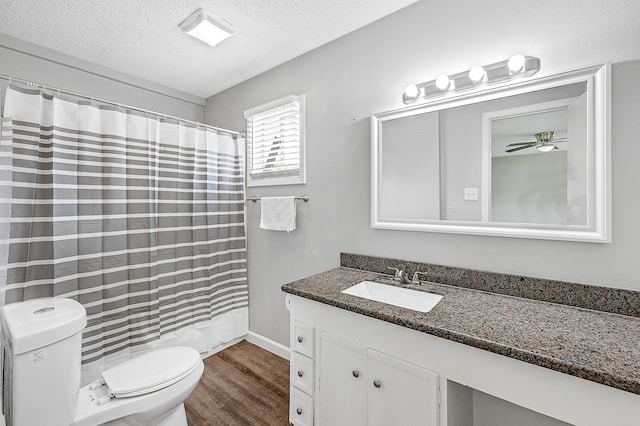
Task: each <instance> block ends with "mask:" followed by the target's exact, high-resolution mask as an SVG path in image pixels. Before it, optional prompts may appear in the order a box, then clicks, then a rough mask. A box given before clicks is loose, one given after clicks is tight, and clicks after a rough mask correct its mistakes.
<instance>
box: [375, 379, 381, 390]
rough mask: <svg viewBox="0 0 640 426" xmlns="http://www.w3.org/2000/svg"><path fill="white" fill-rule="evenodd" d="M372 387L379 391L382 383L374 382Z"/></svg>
mask: <svg viewBox="0 0 640 426" xmlns="http://www.w3.org/2000/svg"><path fill="white" fill-rule="evenodd" d="M373 386H375V387H376V388H377V389H380V387H381V386H382V383H380V380H374V381H373Z"/></svg>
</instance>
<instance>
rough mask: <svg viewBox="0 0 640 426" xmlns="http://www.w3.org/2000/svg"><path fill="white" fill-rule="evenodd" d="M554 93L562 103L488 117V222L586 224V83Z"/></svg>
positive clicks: (485, 217) (485, 214)
mask: <svg viewBox="0 0 640 426" xmlns="http://www.w3.org/2000/svg"><path fill="white" fill-rule="evenodd" d="M553 92H554V94H556V95H557V96H558V97H560V99H557V100H552V101H548V102H543V103H534V104H530V105H524V106H521V107H514V108H507V109H503V110H496V111H491V112H488V113H485V114H483V127H484V132H483V135H485V137H488V138H489V140H488V141H487V140H483V147H485V149H489V150H490V152H491V162H490V164H484V165H483V166H484V167H483V173H486V174H487V175H488V176H490V179H488V180H489V181H490V182H491V185H490V187H487V188H483V190H484V192H485V193H486V194H487V197H485V199H484V202H483V203H482V205H483V214H482V219H483V220H485V221H491V222H512V223H527V224H554V225H586V224H587V222H586V221H587V208H588V206H587V197H586V196H587V190H588V181H587V146H588V144H587V140H586V137H587V135H586V128H587V97H586V84H584V83H577V84H572V85H567V86H562V87H559V88H555V89H553ZM554 97H555V96H554ZM487 127H488V129H487ZM487 130H488V131H487Z"/></svg>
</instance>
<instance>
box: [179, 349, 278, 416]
mask: <svg viewBox="0 0 640 426" xmlns="http://www.w3.org/2000/svg"><path fill="white" fill-rule="evenodd" d="M204 366H205V367H204V373H202V378H201V379H200V383H199V384H198V386H197V387H196V389H195V390H194V391H193V393H192V394H191V395H190V396H189V398H187V399H186V401H185V402H184V406H185V409H186V412H187V421H188V423H189V426H223V425H224V426H235V425H269V426H285V425H287V426H288V425H289V361H287V360H286V359H282V358H280V357H279V356H277V355H274V354H272V353H271V352H269V351H266V350H264V349H262V348H260V347H258V346H256V345H253V344H251V343H249V342H247V341H246V340H243V341H241V342H240V343H238V344H236V345H234V346H231V347H229V348H227V349H225V350H223V351H221V352H218V353H217V354H215V355H212V356H210V357H208V358H206V359H205V360H204Z"/></svg>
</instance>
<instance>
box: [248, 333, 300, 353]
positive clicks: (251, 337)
mask: <svg viewBox="0 0 640 426" xmlns="http://www.w3.org/2000/svg"><path fill="white" fill-rule="evenodd" d="M245 339H246V340H247V342H249V343H253V344H254V345H256V346H260V347H261V348H262V349H266V350H268V351H269V352H271V353H273V354H276V355H278V356H279V357H281V358H284V359H287V360H288V359H289V348H288V347H286V346H284V345H281V344H280V343H278V342H276V341H273V340H271V339H268V338H266V337H264V336H261V335H259V334H256V333H254V332H253V331H250V332H249V334H247V335H246V336H245Z"/></svg>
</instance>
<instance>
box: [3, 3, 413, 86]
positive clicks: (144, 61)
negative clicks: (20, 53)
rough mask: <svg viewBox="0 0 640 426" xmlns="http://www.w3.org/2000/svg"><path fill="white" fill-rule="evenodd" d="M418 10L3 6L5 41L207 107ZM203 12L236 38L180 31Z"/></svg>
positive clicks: (373, 6)
mask: <svg viewBox="0 0 640 426" xmlns="http://www.w3.org/2000/svg"><path fill="white" fill-rule="evenodd" d="M415 1H416V0H117V1H113V0H111V1H109V0H0V33H4V34H6V35H8V36H11V37H14V38H17V39H20V40H23V41H27V42H30V43H34V44H37V45H40V46H44V47H46V48H49V49H53V50H56V51H59V52H62V53H65V54H67V55H71V56H75V57H77V58H80V59H83V60H85V61H89V62H93V63H96V64H99V65H103V66H106V67H109V68H112V69H114V70H117V71H120V72H124V73H127V74H130V75H134V76H136V77H140V78H144V79H146V80H149V81H152V82H155V83H159V84H162V85H165V86H169V87H171V88H174V89H178V90H181V91H183V92H186V93H190V94H193V95H196V96H200V97H203V98H206V97H208V96H210V95H213V94H215V93H218V92H220V91H222V90H224V89H226V88H229V87H231V86H233V85H235V84H237V83H240V82H242V81H244V80H247V79H249V78H251V77H253V76H255V75H258V74H260V73H262V72H264V71H266V70H268V69H270V68H273V67H274V66H277V65H279V64H281V63H283V62H286V61H288V60H290V59H293V58H294V57H296V56H299V55H300V54H302V53H305V52H307V51H309V50H312V49H314V48H316V47H318V46H321V45H323V44H325V43H328V42H330V41H332V40H334V39H336V38H338V37H340V36H342V35H344V34H347V33H349V32H351V31H354V30H356V29H358V28H360V27H362V26H364V25H367V24H368V23H370V22H373V21H375V20H377V19H380V18H382V17H383V16H386V15H388V14H390V13H393V12H395V11H397V10H399V9H401V8H403V7H405V6H407V5H409V4H411V3H414V2H415ZM199 7H202V8H204V9H205V10H207V11H208V12H209V13H211V14H214V15H217V16H220V17H222V18H224V19H226V20H227V21H229V22H230V23H232V24H233V25H234V26H235V28H236V31H237V34H236V35H235V36H234V37H232V38H230V39H228V40H226V41H224V42H223V43H221V44H220V45H218V46H217V47H215V48H211V47H209V46H207V45H205V44H204V43H202V42H200V41H199V40H196V39H193V38H191V37H189V36H187V35H185V34H184V33H182V32H181V31H180V29H179V28H178V24H179V23H180V22H181V21H182V20H183V19H184V18H186V17H187V16H188V15H189V14H190V13H191V12H193V11H194V10H196V9H197V8H199Z"/></svg>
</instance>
